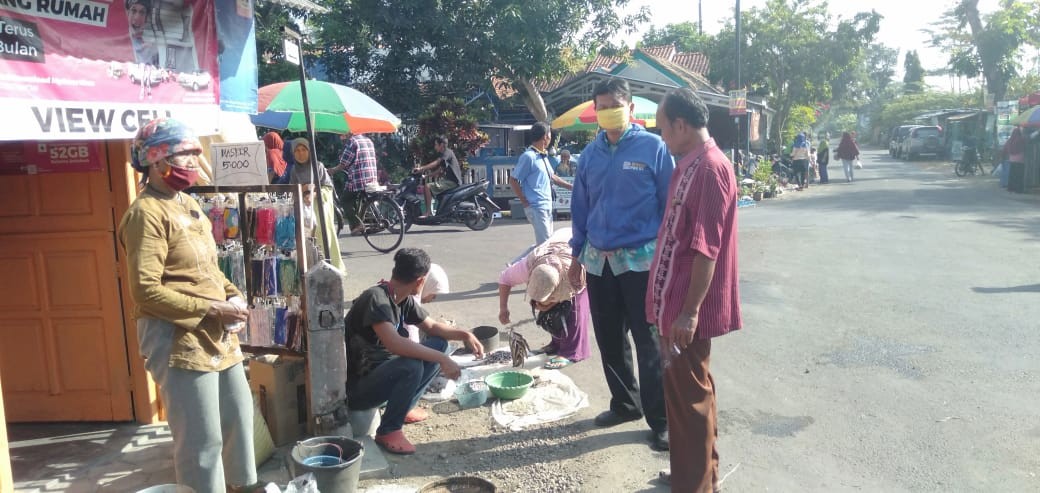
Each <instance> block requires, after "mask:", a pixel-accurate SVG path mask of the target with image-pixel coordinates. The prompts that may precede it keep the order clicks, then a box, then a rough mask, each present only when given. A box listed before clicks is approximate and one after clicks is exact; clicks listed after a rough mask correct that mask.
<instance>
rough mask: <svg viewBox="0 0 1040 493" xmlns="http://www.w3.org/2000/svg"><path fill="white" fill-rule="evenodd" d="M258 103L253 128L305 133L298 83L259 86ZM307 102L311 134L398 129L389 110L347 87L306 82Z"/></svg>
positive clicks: (396, 122) (399, 120) (394, 118)
mask: <svg viewBox="0 0 1040 493" xmlns="http://www.w3.org/2000/svg"><path fill="white" fill-rule="evenodd" d="M258 100H259V101H258V103H259V104H258V105H257V106H258V107H257V109H258V110H259V111H260V113H259V114H257V115H253V116H250V117H249V119H250V120H252V122H253V125H256V126H258V127H267V128H277V129H282V130H285V129H288V130H290V131H293V132H305V131H306V130H307V120H306V119H305V118H304V116H303V97H302V96H301V92H300V83H299V81H296V82H279V83H277V84H271V85H268V86H264V87H261V88H260V90H259V96H258ZM307 100H308V103H309V105H310V110H311V116H312V117H313V119H314V131H315V132H326V133H334V134H346V133H348V132H349V133H355V134H362V133H391V132H396V131H397V127H399V126H401V119H400V118H398V117H396V116H394V114H393V113H391V112H390V110H388V109H386V108H384V107H383V106H382V105H381V104H379V103H377V102H376V101H375V100H374V99H372V98H370V97H368V96H366V95H365V94H363V93H361V92H360V91H358V90H356V89H351V88H349V87H347V86H341V85H339V84H333V83H331V82H324V81H318V80H309V81H307Z"/></svg>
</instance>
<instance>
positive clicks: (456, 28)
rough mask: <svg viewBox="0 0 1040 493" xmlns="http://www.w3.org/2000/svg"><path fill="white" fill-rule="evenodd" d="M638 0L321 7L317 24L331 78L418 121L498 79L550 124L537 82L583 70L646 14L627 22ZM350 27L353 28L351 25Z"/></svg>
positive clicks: (330, 2) (412, 1)
mask: <svg viewBox="0 0 1040 493" xmlns="http://www.w3.org/2000/svg"><path fill="white" fill-rule="evenodd" d="M628 2H629V0H544V1H541V2H529V1H525V0H501V1H495V2H474V1H472V0H442V1H439V2H429V1H426V0H400V1H397V2H393V6H392V8H390V7H388V6H387V3H386V2H384V1H382V0H346V1H343V0H322V4H323V5H326V6H327V7H329V8H330V9H331V10H332V13H331V14H329V15H326V16H321V17H319V18H317V19H315V23H316V25H317V26H318V28H319V29H318V30H319V32H320V35H319V38H320V40H321V45H322V47H323V50H324V52H323V55H322V60H323V62H324V64H325V66H326V68H327V70H328V74H329V77H330V79H332V80H334V81H338V82H344V83H349V84H352V85H353V84H362V85H365V86H366V87H367V88H368V89H369V90H370V91H371V92H372V93H373V95H374V96H375V97H376V98H377V99H378V100H380V101H381V102H383V103H384V104H385V105H386V106H387V107H388V108H390V109H391V110H392V111H395V112H401V113H409V112H411V113H414V112H415V111H416V110H417V108H422V107H424V106H425V103H426V102H428V100H429V98H430V97H431V96H432V97H436V96H437V95H441V94H453V95H457V96H463V95H472V94H474V93H476V91H478V90H480V89H484V90H488V89H491V84H490V81H491V80H492V78H496V80H499V81H501V82H500V83H501V84H507V85H509V86H511V88H512V89H514V90H515V91H516V92H517V94H518V97H520V98H521V99H522V100H523V101H524V102H525V104H526V105H527V106H528V108H529V109H530V110H531V113H532V114H533V115H534V116H535V117H536V118H537V119H540V120H546V119H548V115H547V112H546V110H545V104H544V102H543V101H542V98H541V95H540V94H539V92H538V90H537V89H536V87H535V81H536V80H539V79H544V78H553V77H556V76H559V75H562V74H564V73H569V72H572V71H573V70H575V69H576V68H578V67H580V66H582V65H583V64H584V62H585V61H586V60H587V59H588V57H589V56H590V55H592V54H594V53H595V51H596V49H597V48H598V47H600V46H602V45H604V44H606V42H607V40H609V39H610V38H612V37H613V36H614V35H615V34H616V33H617V32H619V31H621V32H623V31H624V30H625V29H626V28H627V29H628V30H632V29H635V28H636V27H637V26H638V24H639V23H640V22H643V21H645V19H646V18H647V16H648V14H647V12H646V9H645V8H643V9H640V10H639V12H638V13H636V14H634V15H632V16H627V17H623V16H622V15H621V14H619V12H622V11H623V10H624V8H625V7H626V6H627V4H628ZM343 19H349V22H343Z"/></svg>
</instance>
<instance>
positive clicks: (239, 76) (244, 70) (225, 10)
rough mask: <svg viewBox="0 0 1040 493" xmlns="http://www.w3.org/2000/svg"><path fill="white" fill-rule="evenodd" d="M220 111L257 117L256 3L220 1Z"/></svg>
mask: <svg viewBox="0 0 1040 493" xmlns="http://www.w3.org/2000/svg"><path fill="white" fill-rule="evenodd" d="M214 6H215V8H216V14H217V39H219V40H220V46H221V49H220V55H219V57H218V58H219V59H220V109H222V110H224V111H234V112H238V113H251V114H256V104H257V67H256V27H255V25H254V22H253V0H217V1H216V3H215V4H214Z"/></svg>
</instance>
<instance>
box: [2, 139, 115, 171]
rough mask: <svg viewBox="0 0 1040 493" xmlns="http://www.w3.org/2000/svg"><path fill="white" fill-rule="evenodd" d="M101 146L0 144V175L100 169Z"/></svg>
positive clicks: (33, 143)
mask: <svg viewBox="0 0 1040 493" xmlns="http://www.w3.org/2000/svg"><path fill="white" fill-rule="evenodd" d="M101 162H102V159H101V143H100V142H98V141H92V142H74V141H69V142H0V175H35V174H39V173H74V172H82V171H99V170H101V166H102V164H101Z"/></svg>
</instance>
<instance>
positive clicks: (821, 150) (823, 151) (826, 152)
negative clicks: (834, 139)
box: [816, 136, 831, 184]
mask: <svg viewBox="0 0 1040 493" xmlns="http://www.w3.org/2000/svg"><path fill="white" fill-rule="evenodd" d="M816 149H817V150H816V166H818V167H819V168H820V183H821V184H824V183H830V178H828V177H827V165H828V164H830V162H831V145H830V143H829V142H827V137H826V136H824V137H822V138H820V145H819V146H818V147H817V148H816Z"/></svg>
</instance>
